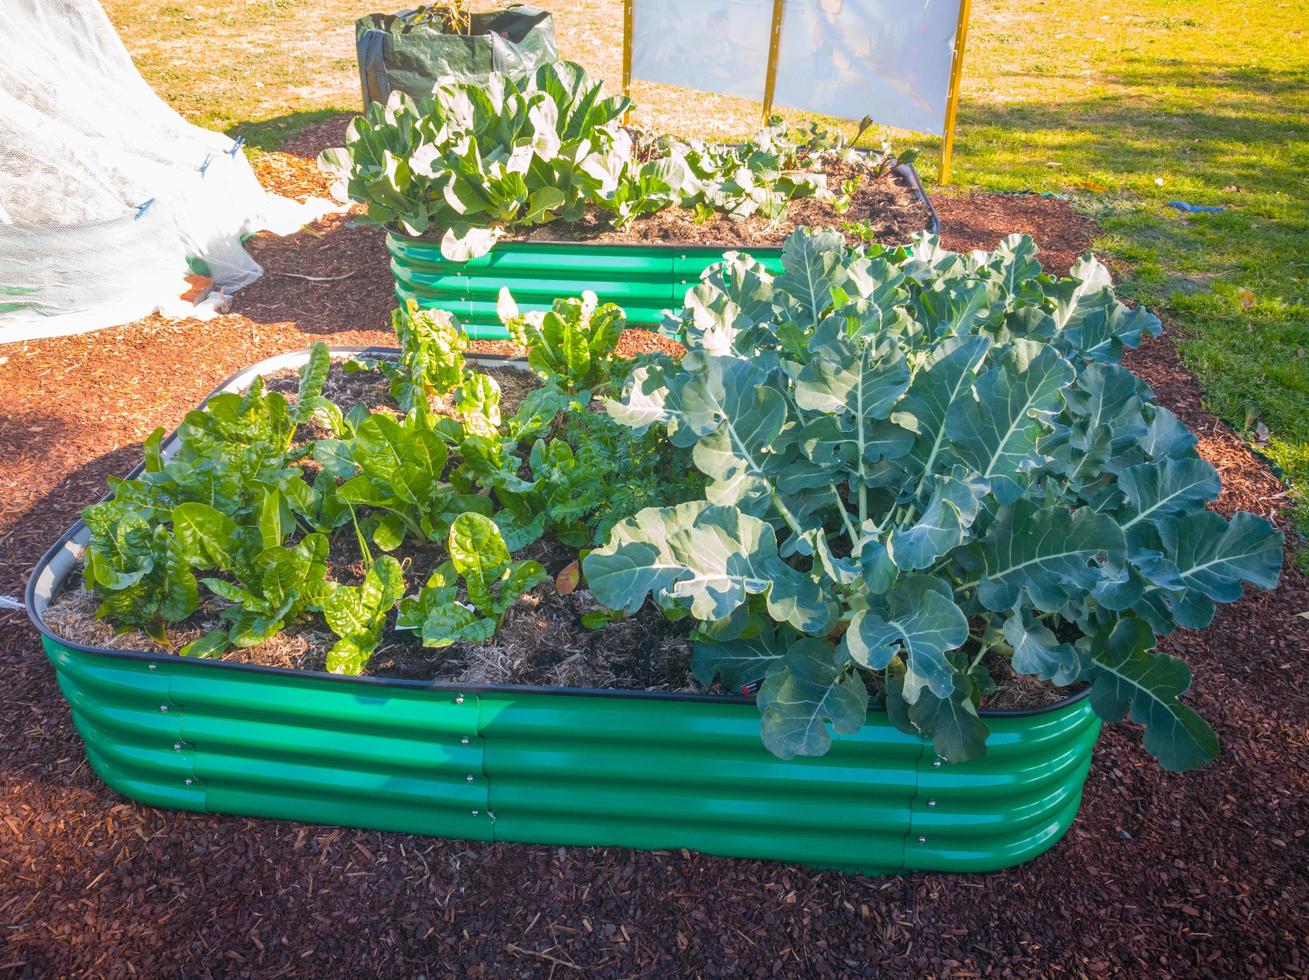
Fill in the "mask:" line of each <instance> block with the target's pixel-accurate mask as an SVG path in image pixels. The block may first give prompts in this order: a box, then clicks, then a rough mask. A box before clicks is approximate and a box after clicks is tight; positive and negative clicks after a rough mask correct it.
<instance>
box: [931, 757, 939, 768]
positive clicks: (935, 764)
mask: <svg viewBox="0 0 1309 980" xmlns="http://www.w3.org/2000/svg"><path fill="white" fill-rule="evenodd" d="M932 768H933V769H940V768H941V760H940V759H933V760H932Z"/></svg>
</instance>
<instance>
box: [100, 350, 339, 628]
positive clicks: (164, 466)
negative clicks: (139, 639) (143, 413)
mask: <svg viewBox="0 0 1309 980" xmlns="http://www.w3.org/2000/svg"><path fill="white" fill-rule="evenodd" d="M329 366H330V357H329V354H328V350H327V347H326V345H324V344H315V345H314V347H313V349H312V350H311V351H310V356H309V358H308V360H307V361H306V363H305V365H304V367H303V368H301V371H300V385H299V389H298V394H297V397H296V401H295V403H294V405H292V404H291V403H288V401H287V400H286V398H285V397H284V396H283V395H281V394H280V393H279V392H267V391H265V390H264V386H263V379H262V378H256V379H255V381H254V382H253V383H252V384H251V386H250V388H249V389H248V390H247V392H246V393H245V394H243V395H238V394H234V393H228V392H225V393H222V394H218V395H215V396H214V397H212V398H210V399H209V400H208V401H207V402H206V403H205V405H204V406H203V407H201V408H199V409H197V410H195V411H193V412H189V413H187V415H186V418H185V420H184V422H183V424H182V426H181V427H180V429H179V430H178V438H179V442H180V445H179V447H178V450H177V453H176V454H175V455H174V457H173V458H172V459H165V458H164V455H163V451H162V446H163V436H164V432H163V430H162V429H156V430H155V431H154V432H152V433H151V434H150V435H149V437H147V439H146V440H145V444H144V455H145V471H144V473H142V475H141V476H140V477H138V478H136V479H133V480H121V479H117V478H113V477H111V478H110V479H109V481H108V482H109V486H110V489H111V490H112V492H113V496H112V497H111V499H109V500H107V501H104V502H102V503H99V504H94V505H92V506H90V507H88V508H86V509H85V510H84V511H83V512H82V519H83V520H84V521H85V522H86V524H87V526H88V528H89V529H90V531H91V538H90V541H89V542H88V544H87V552H86V559H85V566H84V576H85V580H86V584H87V586H88V587H89V588H91V589H93V590H94V591H95V592H96V593H97V594H98V595H99V596H100V597H101V599H102V600H103V601H102V603H101V606H100V614H101V615H103V616H109V617H112V618H114V619H115V620H117V621H118V622H119V623H120V624H122V625H124V626H139V627H141V628H142V629H143V630H145V631H146V632H147V633H148V634H149V635H150V636H151V637H153V638H154V639H155V640H157V641H158V642H161V643H163V642H166V641H167V635H166V632H165V625H164V624H166V623H175V622H180V621H181V620H183V619H185V618H186V617H187V616H189V615H190V614H191V613H192V612H194V611H195V608H196V604H197V603H198V601H199V589H198V587H197V584H196V580H195V576H194V574H193V572H192V571H191V568H192V563H191V562H190V561H189V560H188V557H187V549H186V546H185V542H184V541H181V540H179V539H178V537H176V536H175V535H174V533H173V530H172V529H171V528H170V527H169V525H170V524H171V523H172V520H173V514H174V512H175V510H176V508H177V507H178V506H180V505H183V504H188V503H192V504H204V505H205V506H208V507H210V508H211V509H214V510H216V511H217V512H218V513H220V514H221V515H223V516H225V517H226V518H227V519H230V520H232V521H234V522H241V523H243V524H247V523H248V524H254V523H260V524H261V525H262V526H264V527H270V526H271V525H270V523H269V522H271V521H274V520H275V521H276V522H277V526H278V527H279V529H280V533H281V534H282V535H285V534H287V533H290V530H291V529H292V528H293V527H294V525H295V514H296V513H297V512H298V513H308V512H309V511H310V510H312V509H313V508H314V506H315V492H314V489H313V488H312V487H311V486H310V485H309V484H307V483H305V481H304V479H303V474H302V473H301V471H300V470H299V469H298V468H296V467H294V466H291V465H289V464H288V460H289V458H290V456H289V451H290V448H291V444H292V442H293V441H294V439H295V435H296V432H297V430H298V429H299V427H300V426H301V425H303V424H304V423H305V422H307V421H308V420H309V419H311V418H313V417H315V416H316V415H320V414H328V415H330V414H331V413H333V412H335V413H336V414H337V415H339V414H340V413H339V412H336V409H335V406H332V405H331V403H330V402H328V401H327V400H326V399H325V398H323V397H322V390H323V384H324V382H325V381H326V379H327V371H328V368H329ZM277 543H278V544H280V543H281V538H280V537H279V538H278V541H277ZM211 567H212V566H211Z"/></svg>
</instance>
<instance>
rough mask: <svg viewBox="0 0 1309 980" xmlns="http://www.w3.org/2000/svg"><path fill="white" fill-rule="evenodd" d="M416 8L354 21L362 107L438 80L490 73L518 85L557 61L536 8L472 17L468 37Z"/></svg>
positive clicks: (551, 35) (547, 20) (547, 24)
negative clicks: (454, 31) (447, 29)
mask: <svg viewBox="0 0 1309 980" xmlns="http://www.w3.org/2000/svg"><path fill="white" fill-rule="evenodd" d="M429 9H430V8H427V7H419V8H417V9H416V10H406V11H402V12H401V13H398V14H369V15H368V16H367V17H361V18H360V19H359V20H357V21H356V22H355V51H356V53H357V55H358V58H359V83H360V86H361V88H362V89H363V96H364V108H365V109H367V108H368V104H369V103H370V102H386V100H387V98H388V97H389V96H390V94H391V93H392V92H405V93H406V94H408V95H410V96H412V97H413V98H414V99H421V98H423V97H425V96H427V95H430V94H431V93H432V86H433V85H434V84H435V83H436V80H437V79H438V78H440V77H441V76H443V75H453V76H454V77H455V78H456V79H458V80H459V81H463V82H484V81H486V78H487V76H488V75H490V73H491V72H503V73H505V74H507V75H511V76H513V77H514V78H515V80H518V81H521V80H522V79H524V78H527V77H529V76H531V75H532V73H533V72H535V71H536V69H537V68H539V67H540V66H541V65H544V64H548V63H550V62H553V61H555V60H557V59H558V57H559V49H558V47H557V46H556V45H555V31H554V21H553V19H552V18H551V16H550V14H549V13H548V12H546V11H544V10H539V9H537V8H536V7H527V6H513V7H508V8H506V9H505V10H497V11H493V12H490V13H481V14H472V15H471V21H472V27H471V29H470V31H469V33H468V34H466V35H465V34H449V33H447V32H446V31H445V30H444V28H443V26H442V24H441V22H440V21H439V20H432V19H428V18H427V17H426V16H425V15H426V14H427V11H428V10H429Z"/></svg>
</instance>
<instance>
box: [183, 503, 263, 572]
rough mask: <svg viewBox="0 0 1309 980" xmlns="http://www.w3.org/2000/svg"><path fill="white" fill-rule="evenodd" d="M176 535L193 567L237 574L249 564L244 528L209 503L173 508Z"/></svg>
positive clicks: (188, 504)
mask: <svg viewBox="0 0 1309 980" xmlns="http://www.w3.org/2000/svg"><path fill="white" fill-rule="evenodd" d="M172 519H173V533H174V534H176V535H177V540H178V542H179V543H180V544H181V546H182V551H183V554H184V555H185V556H186V559H187V561H188V562H190V564H191V566H192V567H193V568H217V569H219V570H221V571H224V572H232V573H235V572H237V571H238V570H240V569H242V568H244V567H245V565H246V550H245V540H244V537H243V535H242V534H241V529H240V527H238V526H237V523H236V521H234V520H232V519H231V518H230V517H228V516H227V515H226V514H224V513H222V512H221V511H218V510H215V509H214V508H213V507H210V506H209V505H208V504H200V503H185V504H178V505H177V506H176V507H174V508H173V513H172Z"/></svg>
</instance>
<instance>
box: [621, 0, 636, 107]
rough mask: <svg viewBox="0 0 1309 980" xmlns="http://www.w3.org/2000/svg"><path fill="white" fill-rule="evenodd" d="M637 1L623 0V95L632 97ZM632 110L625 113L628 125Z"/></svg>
mask: <svg viewBox="0 0 1309 980" xmlns="http://www.w3.org/2000/svg"><path fill="white" fill-rule="evenodd" d="M634 2H635V0H623V95H625V96H627V97H628V98H629V99H630V98H631V97H632V4H633V3H634ZM631 115H632V113H631V110H628V111H627V112H625V113H623V122H624V124H626V123H627V122H628V121H629V120H630V118H631Z"/></svg>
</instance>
